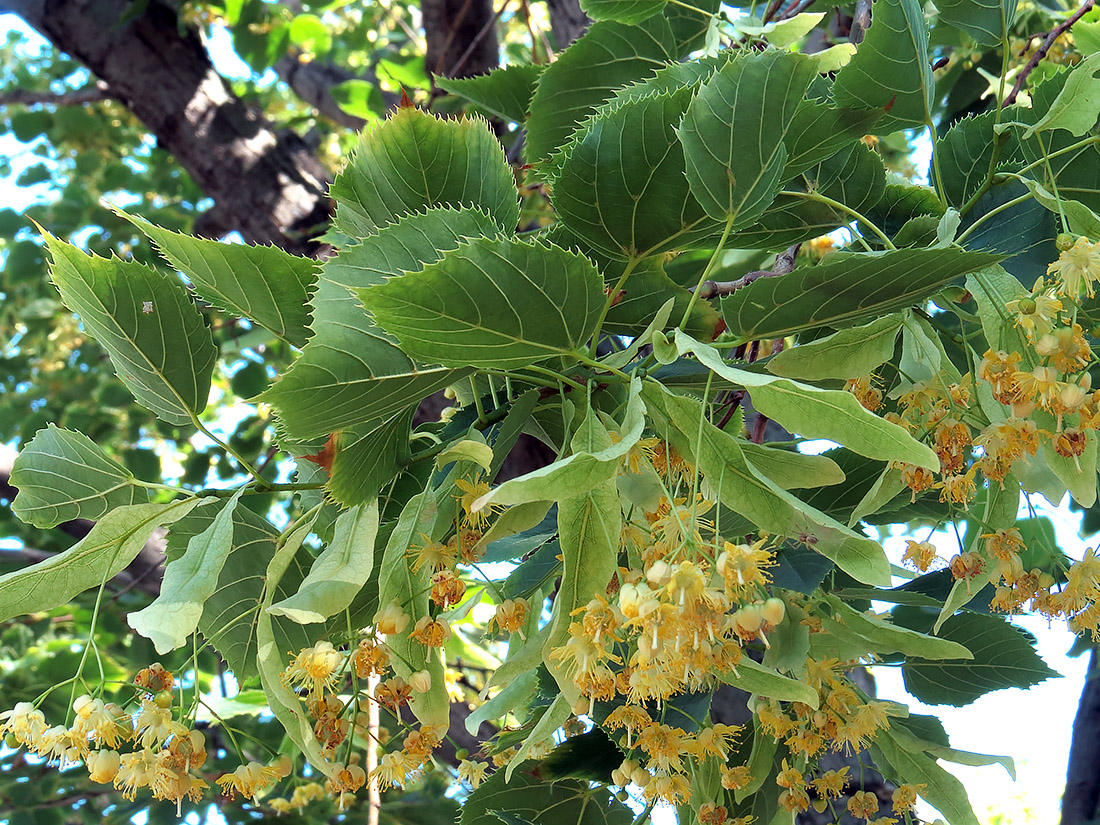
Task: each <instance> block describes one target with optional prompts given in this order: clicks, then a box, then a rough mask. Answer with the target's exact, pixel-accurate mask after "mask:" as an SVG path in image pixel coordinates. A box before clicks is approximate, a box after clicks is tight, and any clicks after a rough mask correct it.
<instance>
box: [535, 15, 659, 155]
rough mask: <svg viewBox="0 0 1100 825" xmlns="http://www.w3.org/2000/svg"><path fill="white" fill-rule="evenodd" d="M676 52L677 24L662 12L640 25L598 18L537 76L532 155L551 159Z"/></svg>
mask: <svg viewBox="0 0 1100 825" xmlns="http://www.w3.org/2000/svg"><path fill="white" fill-rule="evenodd" d="M677 57H678V55H677V54H676V43H675V41H674V39H673V34H672V30H671V29H670V28H669V24H668V22H666V21H665V20H664V18H662V17H659V16H656V17H651V18H650V19H648V20H646V21H644V22H643V23H641V24H640V25H637V26H627V25H624V24H623V23H616V22H614V21H611V20H605V21H601V22H597V23H594V24H593V25H592V26H590V27H589V28H588V31H587V32H585V33H584V35H583V36H582V37H580V39H578V40H577V41H576V42H575V43H573V44H572V45H571V46H570V47H569V48H567V49H566V50H565V51H564V52H562V53H561V54H560V55H559V56H558V59H557V60H555V61H554V62H553V63H551V64H550V65H549V66H548V67H547V68H546V70H545V71H544V72H543V73H542V74H541V75H540V77H539V79H538V85H537V88H536V89H535V95H534V97H533V98H532V99H531V106H530V109H529V111H530V113H531V114H530V116H529V117H528V118H527V145H526V156H527V158H528V161H529V162H530V163H533V164H542V163H545V162H546V161H548V160H549V159H550V156H551V155H552V154H553V153H554V152H555V151H557V150H558V149H559V148H560V147H562V146H563V145H565V143H566V141H567V140H568V139H569V136H570V135H571V134H573V131H574V130H575V129H576V128H577V126H578V125H579V124H580V123H581V122H583V121H584V119H585V118H587V117H588V116H589V115H590V114H592V112H594V111H595V110H596V107H597V106H599V105H600V104H601V103H603V102H604V101H606V100H608V99H609V98H610V97H611V95H612V93H613V92H614V91H615V90H616V89H619V88H621V87H623V86H625V85H627V84H628V83H632V82H634V81H636V80H641V79H642V78H644V77H645V76H646V75H648V74H649V73H651V72H653V71H655V70H657V69H660V68H662V67H663V66H664V64H665V63H666V61H669V60H675V59H676V58H677Z"/></svg>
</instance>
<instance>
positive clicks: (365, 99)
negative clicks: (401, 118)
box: [328, 79, 386, 120]
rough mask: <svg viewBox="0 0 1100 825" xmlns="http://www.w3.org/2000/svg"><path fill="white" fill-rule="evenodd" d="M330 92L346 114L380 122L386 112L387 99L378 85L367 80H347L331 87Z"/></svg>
mask: <svg viewBox="0 0 1100 825" xmlns="http://www.w3.org/2000/svg"><path fill="white" fill-rule="evenodd" d="M328 92H329V94H330V95H332V99H333V100H335V101H336V105H337V106H339V107H340V110H341V111H342V112H344V113H345V114H349V115H351V116H352V117H358V118H362V119H363V120H378V119H379V118H381V117H382V116H383V115H384V114H385V112H386V99H385V98H384V97H382V90H381V89H380V88H378V84H376V83H370V82H369V81H366V80H356V79H352V80H345V81H344V82H343V83H337V84H336V85H334V86H329V89H328Z"/></svg>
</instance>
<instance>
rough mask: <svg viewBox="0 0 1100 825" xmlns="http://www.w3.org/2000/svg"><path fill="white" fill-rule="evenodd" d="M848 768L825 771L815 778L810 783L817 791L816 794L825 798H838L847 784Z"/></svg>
mask: <svg viewBox="0 0 1100 825" xmlns="http://www.w3.org/2000/svg"><path fill="white" fill-rule="evenodd" d="M849 770H850V769H849V768H847V767H845V768H841V769H840V770H839V771H825V773H823V774H821V776H820V777H818V778H817V779H815V780H814V781H813V782H812V783H811V784H812V785H813V786H814V790H815V791H817V795H818V796H820V797H823V798H825V799H839V798H840V795H841V794H843V793H844V788H845V786H846V785H847V784H848V771H849Z"/></svg>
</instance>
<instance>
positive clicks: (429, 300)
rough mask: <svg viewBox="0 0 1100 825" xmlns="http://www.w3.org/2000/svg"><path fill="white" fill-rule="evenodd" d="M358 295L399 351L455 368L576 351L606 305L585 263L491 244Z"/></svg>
mask: <svg viewBox="0 0 1100 825" xmlns="http://www.w3.org/2000/svg"><path fill="white" fill-rule="evenodd" d="M357 292H358V295H359V297H360V299H361V300H362V302H363V305H364V306H366V307H367V309H368V310H370V312H371V314H372V315H373V316H374V319H375V321H376V322H377V323H378V325H379V326H381V327H382V328H384V329H386V330H387V331H389V332H390V333H392V334H393V335H395V336H397V338H398V340H399V341H400V343H401V348H402V349H403V350H404V351H405V352H407V353H408V354H410V355H411V356H413V357H414V358H420V359H422V360H424V361H427V362H430V363H440V364H443V365H444V366H448V365H451V366H456V367H467V366H473V367H489V368H505V369H506V368H510V367H521V366H526V365H528V364H531V363H533V362H535V361H539V360H542V359H545V358H548V357H550V356H552V355H558V354H569V353H571V352H574V351H576V350H577V349H578V348H580V347H581V346H582V345H583V344H584V342H585V341H586V340H587V339H588V337H589V336H590V335H591V334H592V330H593V327H594V326H595V324H596V319H597V317H598V316H599V314H600V310H601V309H602V307H603V303H604V292H603V278H602V277H600V273H599V272H598V271H597V270H596V268H595V267H594V266H593V265H592V264H591V263H590V262H589V261H588V260H587V259H585V258H583V257H582V256H580V255H577V254H576V253H573V252H568V251H566V250H564V249H561V248H560V247H556V246H549V245H543V244H539V243H526V242H524V241H518V240H493V239H489V238H483V239H480V240H475V241H471V242H470V243H468V244H465V245H463V246H460V247H458V248H457V249H454V250H452V251H450V252H447V253H445V254H444V255H443V257H442V259H441V260H439V261H438V262H436V263H431V264H428V265H427V266H425V267H424V268H423V269H422V270H420V271H419V272H409V273H406V274H405V275H402V276H400V277H397V278H391V279H390V280H388V281H386V282H385V283H382V284H378V285H376V286H372V287H369V288H367V289H361V290H358V291H357Z"/></svg>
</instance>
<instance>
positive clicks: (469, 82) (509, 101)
mask: <svg viewBox="0 0 1100 825" xmlns="http://www.w3.org/2000/svg"><path fill="white" fill-rule="evenodd" d="M545 68H546V66H544V65H540V64H537V63H520V64H515V65H512V66H505V67H503V68H500V69H493V70H492V71H491V72H489V73H488V74H482V75H477V76H476V77H440V76H439V75H436V78H435V83H436V85H437V86H438V87H439V88H441V89H443V91H445V92H450V93H451V94H453V95H458V96H459V97H462V98H465V99H466V100H468V101H470V102H471V103H473V104H475V105H477V106H480V107H481V108H482V109H484V110H485V111H487V112H489V113H490V114H493V115H496V116H497V117H499V118H503V119H504V120H511V121H513V122H514V123H523V120H524V118H526V117H527V112H528V110H529V109H530V107H531V98H532V97H533V96H534V94H535V84H536V82H537V81H538V79H539V75H541V74H542V72H543V69H545Z"/></svg>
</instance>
